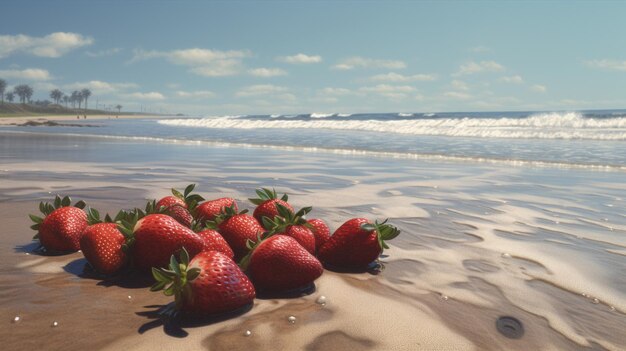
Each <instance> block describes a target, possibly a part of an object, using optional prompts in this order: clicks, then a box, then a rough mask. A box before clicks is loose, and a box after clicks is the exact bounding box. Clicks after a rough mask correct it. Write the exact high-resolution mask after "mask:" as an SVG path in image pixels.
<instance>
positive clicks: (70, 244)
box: [29, 195, 88, 252]
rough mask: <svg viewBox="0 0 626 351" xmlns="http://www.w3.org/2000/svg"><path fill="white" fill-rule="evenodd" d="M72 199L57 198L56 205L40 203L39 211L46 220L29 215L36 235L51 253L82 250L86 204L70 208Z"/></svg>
mask: <svg viewBox="0 0 626 351" xmlns="http://www.w3.org/2000/svg"><path fill="white" fill-rule="evenodd" d="M70 204H71V199H70V198H69V197H68V196H66V197H64V198H61V197H60V196H58V195H57V196H56V197H55V199H54V204H49V203H47V202H46V203H44V202H41V203H39V210H40V211H41V212H42V213H43V214H44V215H45V217H44V218H41V217H37V216H34V215H29V216H30V218H31V219H32V220H33V222H35V224H33V225H32V226H31V229H34V230H37V231H38V234H37V235H35V238H36V239H39V242H40V243H41V245H42V246H43V247H44V248H46V250H49V251H56V252H63V251H77V250H78V249H80V242H79V241H80V237H81V236H82V235H83V231H84V230H85V228H86V227H87V225H88V223H87V215H86V214H85V212H84V211H83V210H82V209H83V208H84V207H85V202H83V201H79V202H77V203H76V204H75V205H74V206H70Z"/></svg>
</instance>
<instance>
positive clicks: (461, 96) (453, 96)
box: [443, 91, 472, 100]
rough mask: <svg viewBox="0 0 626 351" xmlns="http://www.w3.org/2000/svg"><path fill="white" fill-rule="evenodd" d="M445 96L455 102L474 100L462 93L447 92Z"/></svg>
mask: <svg viewBox="0 0 626 351" xmlns="http://www.w3.org/2000/svg"><path fill="white" fill-rule="evenodd" d="M443 96H445V97H447V98H450V99H455V100H469V99H471V98H472V95H470V94H468V93H463V92H460V91H447V92H445V93H443Z"/></svg>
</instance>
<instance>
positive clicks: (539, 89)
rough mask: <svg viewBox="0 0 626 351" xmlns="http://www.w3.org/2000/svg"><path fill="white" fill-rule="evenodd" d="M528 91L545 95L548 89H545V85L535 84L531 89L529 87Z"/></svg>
mask: <svg viewBox="0 0 626 351" xmlns="http://www.w3.org/2000/svg"><path fill="white" fill-rule="evenodd" d="M530 90H532V91H534V92H536V93H545V92H546V91H547V90H548V88H546V86H545V85H540V84H535V85H533V86H532V87H530Z"/></svg>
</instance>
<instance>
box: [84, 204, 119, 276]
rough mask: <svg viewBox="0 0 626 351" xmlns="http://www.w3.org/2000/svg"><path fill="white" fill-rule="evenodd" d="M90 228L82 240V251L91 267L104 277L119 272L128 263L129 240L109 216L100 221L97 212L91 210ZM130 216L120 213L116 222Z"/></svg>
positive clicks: (89, 215) (89, 214) (89, 216)
mask: <svg viewBox="0 0 626 351" xmlns="http://www.w3.org/2000/svg"><path fill="white" fill-rule="evenodd" d="M87 216H88V218H89V222H90V223H92V224H91V225H90V226H88V227H87V228H85V231H84V233H83V236H82V237H81V238H80V249H81V251H82V252H83V255H85V258H86V259H87V262H89V264H90V265H91V267H92V268H93V269H94V270H95V271H97V272H99V273H101V274H104V275H109V274H113V273H116V272H118V271H119V270H120V269H122V267H124V266H125V265H126V262H127V258H128V255H127V251H128V245H127V241H129V240H128V238H127V237H126V236H125V235H124V234H123V233H122V232H121V231H120V229H119V228H118V225H117V223H114V220H112V219H111V218H110V217H109V215H107V216H106V218H105V222H102V221H100V214H99V213H98V211H97V210H95V209H93V208H90V209H89V210H88V211H87ZM127 216H129V214H128V213H127V212H125V211H120V212H119V213H118V215H117V216H116V218H115V221H116V222H117V221H120V220H121V219H122V218H127Z"/></svg>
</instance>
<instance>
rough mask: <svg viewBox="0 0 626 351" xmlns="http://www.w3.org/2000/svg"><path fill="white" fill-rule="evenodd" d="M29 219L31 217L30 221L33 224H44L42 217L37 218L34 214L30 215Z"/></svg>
mask: <svg viewBox="0 0 626 351" xmlns="http://www.w3.org/2000/svg"><path fill="white" fill-rule="evenodd" d="M28 217H30V219H31V220H32V221H33V222H35V223H37V224H41V222H43V218H41V217H37V216H35V215H32V214H29V215H28Z"/></svg>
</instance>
